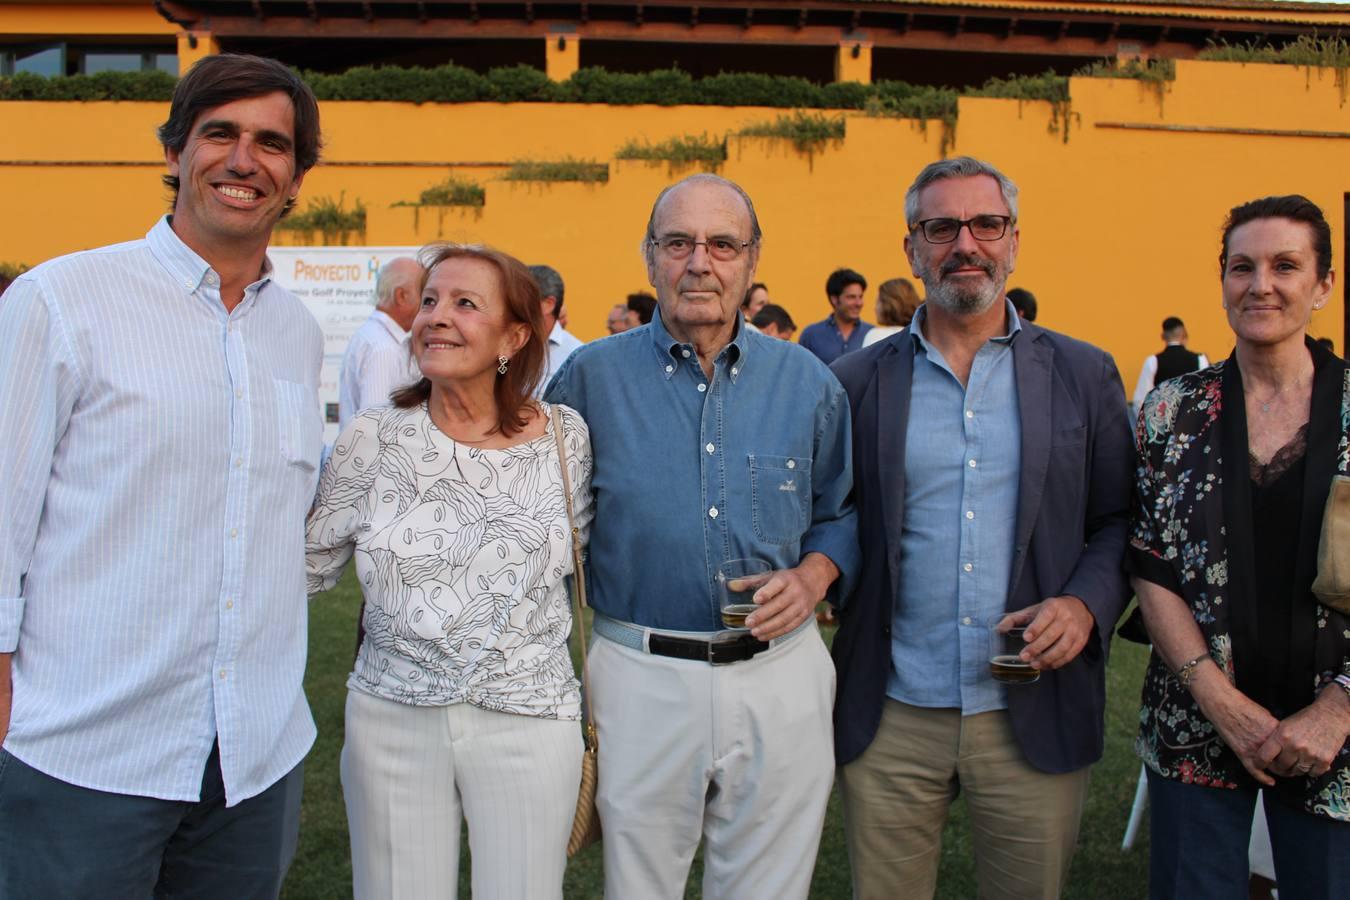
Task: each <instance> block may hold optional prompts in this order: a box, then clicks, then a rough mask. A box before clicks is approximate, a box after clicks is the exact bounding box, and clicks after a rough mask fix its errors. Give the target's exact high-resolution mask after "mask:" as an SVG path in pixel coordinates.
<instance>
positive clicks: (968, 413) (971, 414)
mask: <svg viewBox="0 0 1350 900" xmlns="http://www.w3.org/2000/svg"><path fill="white" fill-rule="evenodd" d="M966 418H967V419H973V418H975V410H973V409H968V410H966Z"/></svg>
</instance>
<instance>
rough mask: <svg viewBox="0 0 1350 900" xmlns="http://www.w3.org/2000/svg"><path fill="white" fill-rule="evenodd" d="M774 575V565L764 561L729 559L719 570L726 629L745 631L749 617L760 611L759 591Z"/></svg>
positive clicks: (718, 580)
mask: <svg viewBox="0 0 1350 900" xmlns="http://www.w3.org/2000/svg"><path fill="white" fill-rule="evenodd" d="M772 574H773V566H771V565H769V564H768V563H767V562H765V561H764V560H762V559H729V560H727V561H726V562H724V563H722V564H721V565H720V566H718V567H717V583H718V585H719V586H720V587H721V589H722V624H723V625H724V626H725V627H727V628H731V629H737V630H744V629H745V627H746V625H745V617H746V616H748V615H750V614H751V613H752V612H754V611H755V610H757V609H759V605H758V604H757V603H755V591H757V590H759V589H760V588H762V587H764V585H765V583H766V582H767V581H768V580H769V576H770V575H772Z"/></svg>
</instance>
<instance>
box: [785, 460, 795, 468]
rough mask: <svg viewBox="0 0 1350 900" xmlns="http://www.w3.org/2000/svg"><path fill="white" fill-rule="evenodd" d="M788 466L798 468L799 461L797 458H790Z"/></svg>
mask: <svg viewBox="0 0 1350 900" xmlns="http://www.w3.org/2000/svg"><path fill="white" fill-rule="evenodd" d="M787 467H788V468H789V469H795V468H797V461H796V460H795V459H789V460H788V461H787Z"/></svg>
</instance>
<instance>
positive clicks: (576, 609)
mask: <svg viewBox="0 0 1350 900" xmlns="http://www.w3.org/2000/svg"><path fill="white" fill-rule="evenodd" d="M549 408H550V412H551V414H552V417H553V439H554V440H555V441H556V442H557V444H558V464H559V466H560V467H561V468H562V488H563V499H564V500H565V501H566V503H567V527H568V531H569V532H570V533H571V537H572V587H573V590H572V623H573V625H574V626H575V628H576V630H577V637H578V639H579V641H580V645H581V697H582V702H581V718H582V723H583V725H584V729H583V730H584V732H585V735H586V746H588V747H593V746H594V744H595V723H594V722H593V721H592V720H591V673H590V669H589V668H588V667H587V665H586V620H585V618H584V617H583V616H582V610H583V609H585V608H586V572H585V570H584V569H583V568H582V561H581V529H579V528H577V520H576V513H575V512H574V511H573V509H572V479H571V476H569V475H568V474H567V447H566V444H565V443H564V441H563V423H562V410H561V408H559V406H558V404H556V403H554V404H552V405H551V406H550V407H549Z"/></svg>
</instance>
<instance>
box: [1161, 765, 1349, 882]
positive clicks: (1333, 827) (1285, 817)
mask: <svg viewBox="0 0 1350 900" xmlns="http://www.w3.org/2000/svg"><path fill="white" fill-rule="evenodd" d="M1262 796H1263V797H1264V798H1265V807H1266V823H1267V824H1268V825H1269V826H1270V846H1271V850H1272V851H1274V856H1275V882H1276V884H1277V885H1279V891H1280V898H1281V900H1285V898H1289V900H1344V898H1346V897H1350V822H1337V821H1334V820H1332V819H1328V818H1326V817H1325V816H1314V815H1312V814H1311V813H1305V812H1303V811H1301V810H1298V809H1295V808H1293V807H1292V806H1287V805H1285V804H1284V803H1281V802H1280V801H1279V800H1278V799H1276V798H1275V796H1274V795H1273V794H1271V793H1270V792H1266V793H1265V794H1263V795H1262ZM1256 797H1257V792H1256V790H1255V789H1249V790H1243V789H1239V790H1232V791H1229V790H1222V789H1219V788H1211V787H1203V786H1201V785H1196V784H1183V783H1182V782H1180V781H1175V780H1173V779H1170V778H1161V777H1159V776H1157V775H1155V774H1154V773H1153V772H1152V771H1151V770H1150V771H1149V773H1148V803H1149V847H1150V850H1149V878H1148V881H1149V891H1148V894H1149V897H1150V898H1152V900H1245V898H1246V897H1247V882H1248V877H1249V876H1248V872H1247V844H1248V842H1249V841H1250V840H1251V832H1252V815H1253V814H1254V813H1255V812H1256Z"/></svg>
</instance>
